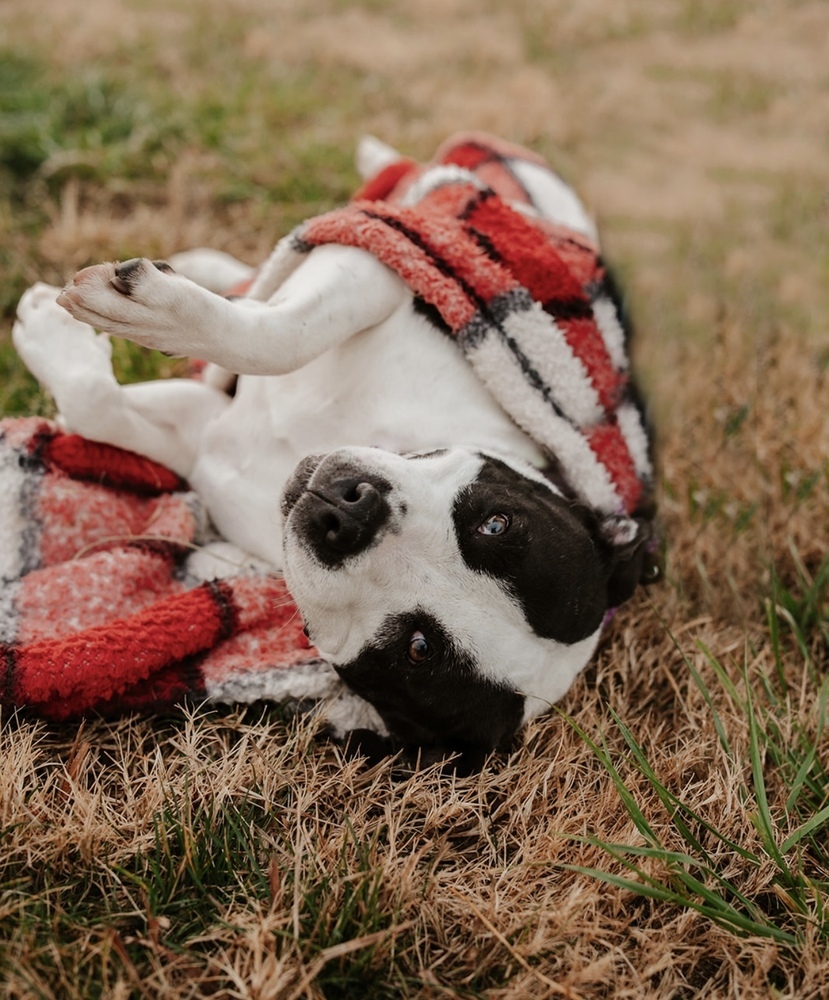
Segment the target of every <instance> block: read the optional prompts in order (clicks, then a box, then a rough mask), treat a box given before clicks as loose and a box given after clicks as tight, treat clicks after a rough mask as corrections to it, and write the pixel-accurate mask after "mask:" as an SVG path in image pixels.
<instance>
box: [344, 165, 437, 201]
mask: <svg viewBox="0 0 829 1000" xmlns="http://www.w3.org/2000/svg"><path fill="white" fill-rule="evenodd" d="M419 171H420V168H419V166H418V165H417V163H415V161H414V160H410V159H408V158H407V157H401V158H400V159H399V160H395V161H394V163H390V164H389V165H388V166H387V167H384V168H383V169H382V170H381V171H380V173H378V174H375V175H374V177H370V178H369V179H368V180H367V181H366V182H365V184H363V186H362V187H361V188H359V189H358V190H357V192H356V193H355V194H354V196H353V197H352V199H351V200H352V201H386V200H387V199H388V198H390V197H391V195H392V193H393V192H394V191H395V189H396V188H398V187H399V186H400V184H401V181H403V180H411V179H413V178H414V176H415V175H416V174H417V173H419Z"/></svg>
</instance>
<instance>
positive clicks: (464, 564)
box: [282, 448, 650, 751]
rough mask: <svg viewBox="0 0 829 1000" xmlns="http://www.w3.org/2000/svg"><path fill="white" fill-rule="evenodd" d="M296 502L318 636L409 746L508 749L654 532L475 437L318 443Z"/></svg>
mask: <svg viewBox="0 0 829 1000" xmlns="http://www.w3.org/2000/svg"><path fill="white" fill-rule="evenodd" d="M282 513H283V519H284V529H285V530H284V537H285V541H284V550H285V575H286V579H287V582H288V585H289V587H290V589H291V592H292V594H293V596H294V598H295V600H296V602H297V604H298V606H299V608H300V611H301V612H302V615H303V617H304V619H305V622H306V625H307V629H308V632H309V636H310V638H311V640H312V641H313V642H314V644H315V645H316V646H317V647H318V648H319V649H320V651H321V652H322V653H323V655H325V656H326V657H327V658H328V659H329V660H330V661H331V663H332V664H333V665H334V667H335V669H336V670H337V672H338V673H339V674H340V676H341V677H342V678H343V680H344V681H345V682H346V683H347V684H348V686H349V687H351V688H352V689H353V690H354V691H355V692H357V694H359V695H361V696H362V697H363V698H365V699H366V700H367V701H368V702H370V703H371V704H372V705H373V706H374V708H375V709H376V710H377V712H378V713H379V714H380V716H381V717H382V719H383V721H384V722H385V724H386V726H387V728H388V729H389V731H390V733H391V734H392V736H393V737H394V738H395V739H396V740H398V741H399V742H400V744H402V745H403V746H405V747H432V748H441V749H446V750H452V751H480V750H490V749H495V748H499V747H504V746H505V745H506V744H507V743H508V741H509V740H510V738H511V737H512V736H513V735H514V734H515V732H516V731H517V729H518V728H519V727H520V726H521V724H522V723H523V722H525V721H526V720H527V719H528V718H530V717H532V716H534V715H537V714H538V713H539V712H542V711H544V710H545V709H546V708H548V707H549V705H550V704H552V703H553V702H555V701H557V700H558V699H559V698H560V697H561V696H562V695H563V694H564V693H565V692H566V691H567V690H568V688H569V687H570V685H571V684H572V682H573V679H574V678H575V677H576V675H577V674H578V673H579V671H581V670H582V668H583V667H584V666H585V665H586V663H587V661H588V660H589V658H590V656H591V655H592V653H593V651H594V649H595V647H596V643H597V641H598V638H599V632H600V630H601V626H602V622H603V620H604V618H605V615H606V613H607V611H608V609H610V608H614V607H616V606H618V605H619V604H621V603H622V602H623V601H625V600H627V598H628V597H630V596H631V594H632V593H633V591H634V589H635V587H636V584H637V582H638V581H639V577H640V573H641V567H642V561H643V556H644V553H645V549H646V547H647V545H646V543H647V542H648V541H649V539H650V527H649V525H648V524H647V522H640V521H638V520H634V519H631V518H625V517H611V518H605V519H600V518H598V517H597V516H596V515H595V514H594V513H593V512H592V511H591V510H589V509H588V508H587V507H584V506H582V505H580V504H576V503H573V502H572V501H570V500H567V499H565V497H563V496H562V495H561V494H560V493H559V492H558V491H557V490H556V489H555V488H554V487H553V486H552V485H551V484H550V483H549V482H548V481H547V480H546V479H545V478H544V477H543V476H542V475H541V474H540V473H539V472H538V471H536V470H535V469H533V468H532V467H530V466H525V465H523V464H518V463H515V462H512V461H505V460H504V459H502V458H498V457H495V456H492V455H487V454H484V453H481V452H477V451H471V450H469V449H463V448H453V449H449V450H443V451H436V452H431V453H428V454H417V455H408V456H400V455H395V454H392V453H389V452H386V451H381V450H379V449H373V448H345V449H341V450H338V451H334V452H331V453H329V454H327V455H324V456H312V457H309V458H307V459H305V460H304V461H303V462H302V463H300V465H299V467H298V468H297V470H296V472H295V473H294V476H293V477H292V479H291V481H290V482H289V483H288V484H287V486H286V488H285V492H284V495H283V498H282Z"/></svg>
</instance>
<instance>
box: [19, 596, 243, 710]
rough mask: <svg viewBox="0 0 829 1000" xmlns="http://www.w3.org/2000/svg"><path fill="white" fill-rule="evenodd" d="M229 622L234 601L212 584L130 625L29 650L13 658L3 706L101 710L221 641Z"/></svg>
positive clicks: (115, 624) (163, 602)
mask: <svg viewBox="0 0 829 1000" xmlns="http://www.w3.org/2000/svg"><path fill="white" fill-rule="evenodd" d="M233 619H234V613H233V610H232V593H230V592H229V590H228V588H227V585H226V584H222V583H217V582H214V583H209V584H204V585H202V586H201V587H198V588H196V589H194V590H189V591H186V592H185V593H183V594H175V595H173V596H171V597H167V598H166V599H164V600H161V601H157V602H156V603H155V604H153V605H152V607H150V608H147V609H146V610H144V611H140V612H138V613H137V614H134V615H131V616H129V617H128V618H122V619H119V620H117V621H114V622H107V623H105V624H102V625H97V626H94V627H92V628H88V629H86V630H84V631H83V632H79V633H76V634H75V635H70V636H65V637H63V638H61V639H47V640H44V641H41V642H32V643H29V644H28V645H27V646H23V647H20V648H19V649H18V650H16V651H14V652H13V657H14V668H13V671H12V673H11V676H8V674H7V677H6V686H7V690H6V699H7V700H11V701H12V702H14V703H15V704H25V705H32V704H34V705H39V704H43V703H47V702H52V701H55V700H56V699H58V700H59V699H64V698H69V697H72V698H77V699H79V700H80V701H82V702H84V703H85V704H91V703H92V702H96V701H101V702H106V701H108V700H109V699H110V698H112V697H114V696H117V695H119V694H121V693H122V692H123V691H124V690H126V688H128V687H130V686H132V685H134V684H137V683H138V682H140V681H144V680H146V679H147V678H149V677H150V676H151V675H152V674H154V673H156V672H157V671H158V670H159V669H161V668H162V667H164V666H166V665H168V664H169V663H171V662H176V661H180V660H183V659H185V658H186V657H188V656H193V655H194V654H196V653H200V652H203V651H204V650H206V649H209V648H210V647H212V646H213V645H215V644H216V643H217V642H218V641H220V640H221V639H223V638H226V637H227V636H228V635H230V634H231V633H232V631H233Z"/></svg>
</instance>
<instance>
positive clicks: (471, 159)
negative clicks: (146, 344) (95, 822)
mask: <svg viewBox="0 0 829 1000" xmlns="http://www.w3.org/2000/svg"><path fill="white" fill-rule="evenodd" d="M520 164H531V165H532V166H533V167H534V168H536V169H541V170H548V168H547V167H546V166H545V164H544V163H543V161H542V160H540V159H539V158H538V157H536V156H534V155H533V154H532V153H529V152H527V151H526V150H523V149H520V148H518V147H514V146H510V145H507V144H504V143H501V142H499V141H498V140H495V139H492V138H491V137H488V136H481V135H466V136H460V137H457V138H456V139H454V140H452V141H451V142H450V143H448V144H447V145H446V146H445V147H444V148H443V149H442V150H441V151H440V153H439V155H438V157H437V159H436V161H435V162H434V163H433V164H431V165H430V166H429V167H426V168H421V167H419V166H417V165H416V164H414V163H413V162H412V161H409V160H401V161H399V162H397V163H393V164H392V165H391V166H389V167H387V168H386V169H385V170H383V171H381V173H380V174H379V175H378V176H377V177H375V178H374V179H373V180H371V181H369V182H368V183H367V184H366V185H365V186H364V187H363V189H362V190H361V191H360V192H359V193H358V195H357V197H356V199H355V200H354V201H353V202H352V203H351V204H350V205H349V206H347V207H345V208H343V209H341V210H339V211H335V212H332V213H329V214H327V215H323V216H320V217H318V218H315V219H311V220H309V221H308V222H306V223H305V224H303V225H302V226H300V227H299V228H298V229H297V230H295V231H294V233H292V234H291V235H290V236H288V237H286V238H285V239H284V240H282V241H281V242H280V243H279V244H278V246H277V248H276V249H275V251H274V253H273V254H272V256H271V257H270V259H269V260H268V261H267V262H266V264H265V265H264V267H263V268H262V270H261V272H260V274H259V276H258V277H257V279H256V280H255V281H254V284H253V286H252V288H251V289H250V292H249V294H250V295H251V296H253V297H256V298H260V299H266V298H268V297H269V296H270V295H271V294H273V292H274V291H275V290H276V288H277V287H278V286H279V284H280V283H281V282H282V281H283V280H284V279H285V277H287V275H288V274H290V273H291V271H293V269H294V268H295V267H297V266H298V265H299V263H301V261H302V260H303V259H304V258H305V256H306V255H307V253H308V252H309V251H310V250H311V249H313V247H315V246H318V245H320V244H323V243H332V242H334V243H342V244H346V245H349V246H356V247H360V248H362V249H365V250H368V251H369V252H371V253H373V254H375V255H376V256H377V257H378V259H380V260H381V261H383V262H384V263H385V264H387V265H388V266H389V267H391V268H393V269H394V270H396V271H397V272H398V273H399V274H400V275H401V276H402V277H403V279H404V280H405V281H406V282H407V283H408V284H409V286H410V287H411V289H412V291H413V293H414V295H415V297H416V303H417V304H418V305H419V306H420V307H421V308H423V309H425V310H427V311H428V312H429V313H430V314H431V315H432V318H433V319H435V320H436V321H437V322H439V323H441V324H442V325H443V326H444V328H445V330H446V332H447V334H448V335H451V336H453V337H455V338H456V339H457V341H458V343H459V345H460V347H461V349H462V350H463V352H464V354H465V355H466V357H467V358H468V360H469V362H470V364H471V365H472V366H473V368H474V369H475V371H476V372H477V373H478V375H479V376H480V378H481V379H482V381H483V382H484V384H485V385H486V386H487V387H488V388H489V390H490V391H491V392H492V393H493V395H494V396H495V398H496V399H497V400H498V401H499V403H500V404H501V405H502V406H503V408H504V409H505V410H506V412H507V413H508V414H510V416H512V418H513V419H514V420H515V421H516V423H518V424H519V425H520V426H521V427H523V428H524V429H525V430H526V431H527V433H528V434H529V435H530V436H531V437H532V438H533V439H534V440H535V441H536V442H537V443H539V445H540V446H541V447H542V448H544V449H546V450H547V452H548V453H549V455H550V456H551V462H552V463H553V466H554V468H553V470H552V471H553V474H554V475H555V476H556V479H557V480H559V481H562V482H563V483H565V484H566V486H567V487H568V488H569V489H570V491H571V492H572V493H573V494H574V495H576V496H579V497H580V498H582V499H583V500H585V501H586V502H587V503H589V504H590V505H592V506H594V507H595V508H596V509H597V510H599V511H601V512H604V513H622V512H628V513H636V512H639V511H640V510H645V509H647V506H648V502H649V493H650V479H651V467H650V462H649V457H648V444H647V435H646V433H645V430H644V428H643V426H642V421H641V415H640V413H639V410H638V409H637V408H636V406H635V405H634V402H633V399H632V393H631V381H630V375H629V372H628V362H627V356H626V345H625V342H624V334H623V332H622V329H621V326H620V325H619V321H618V317H617V315H616V310H615V307H614V305H613V302H612V299H611V296H610V294H609V289H608V285H607V278H606V275H605V271H604V267H603V265H602V261H601V259H600V257H599V254H598V251H597V248H596V247H595V245H594V244H593V243H592V241H591V239H590V237H589V236H588V235H586V234H585V233H584V232H581V231H577V230H573V229H567V228H564V227H562V226H561V225H554V224H552V223H550V222H549V221H547V220H545V219H543V218H542V217H540V216H539V215H538V213H537V212H536V211H535V209H536V207H537V206H535V205H534V203H533V199H532V197H531V195H530V194H529V192H528V190H527V188H526V187H525V186H524V184H522V182H521V180H520V170H519V169H518V166H519V165H520ZM551 176H554V175H551ZM207 564H209V567H208V568H206V566H207ZM0 578H2V580H1V581H0V582H2V590H0V670H2V673H0V704H3V705H7V706H27V707H30V708H32V709H34V710H35V711H37V712H38V713H39V714H41V715H43V716H46V717H49V718H53V719H64V718H69V717H73V716H79V715H83V714H85V713H89V712H100V713H102V714H115V713H118V712H122V711H125V710H129V709H143V710H150V709H157V708H160V707H163V706H166V705H169V704H172V703H175V702H180V701H183V700H194V699H195V700H199V701H202V700H207V701H216V702H234V701H246V702H249V701H254V700H257V699H260V698H264V699H273V700H280V701H284V700H292V699H305V698H319V697H322V696H324V695H329V694H337V693H338V692H339V690H340V686H339V683H340V682H339V681H338V680H337V678H336V675H335V674H334V672H333V670H332V669H331V668H330V667H329V666H328V665H327V664H325V663H323V662H321V661H320V659H319V657H318V655H317V653H316V651H315V650H314V649H313V648H311V647H310V646H309V644H308V641H307V639H306V637H305V635H304V633H303V631H302V622H301V620H300V619H299V616H298V613H297V611H296V608H295V607H294V605H293V604H292V602H291V599H290V595H289V594H288V593H287V591H286V589H285V585H284V582H283V581H282V579H281V578H280V577H278V576H275V575H273V574H272V573H269V572H268V567H266V566H262V565H256V564H255V563H254V561H253V560H251V559H249V558H246V556H245V554H244V553H242V552H240V551H239V550H238V549H234V547H233V546H230V545H229V544H228V543H226V542H223V541H222V540H221V539H216V538H215V537H212V536H211V535H210V529H209V527H208V526H207V519H206V516H205V514H204V512H203V510H202V508H201V504H200V501H199V498H198V497H197V496H196V495H195V494H194V493H192V492H190V491H189V490H188V488H187V485H186V484H185V483H182V482H181V481H180V480H179V479H178V478H177V477H176V476H175V475H173V474H172V473H171V472H170V471H169V470H167V469H164V468H162V467H160V466H158V465H157V464H155V463H153V462H150V461H149V460H147V459H144V458H141V457H140V456H137V455H133V454H131V453H127V452H124V451H121V450H119V449H117V448H112V447H110V446H106V445H100V444H94V443H92V442H89V441H86V440H83V439H81V438H79V437H77V436H75V435H69V434H64V433H62V432H61V431H60V430H59V429H58V428H57V427H56V426H55V425H54V424H52V423H50V422H48V421H45V420H42V419H40V418H29V419H16V420H6V421H3V422H2V423H0Z"/></svg>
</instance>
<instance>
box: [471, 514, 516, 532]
mask: <svg viewBox="0 0 829 1000" xmlns="http://www.w3.org/2000/svg"><path fill="white" fill-rule="evenodd" d="M508 527H509V517H508V516H507V515H506V514H493V515H492V516H491V517H488V518H487V519H486V520H485V521H483V522H482V523H481V524H479V525H478V532H479V534H481V535H503V533H504V532H505V531H506V530H507V528H508Z"/></svg>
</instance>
